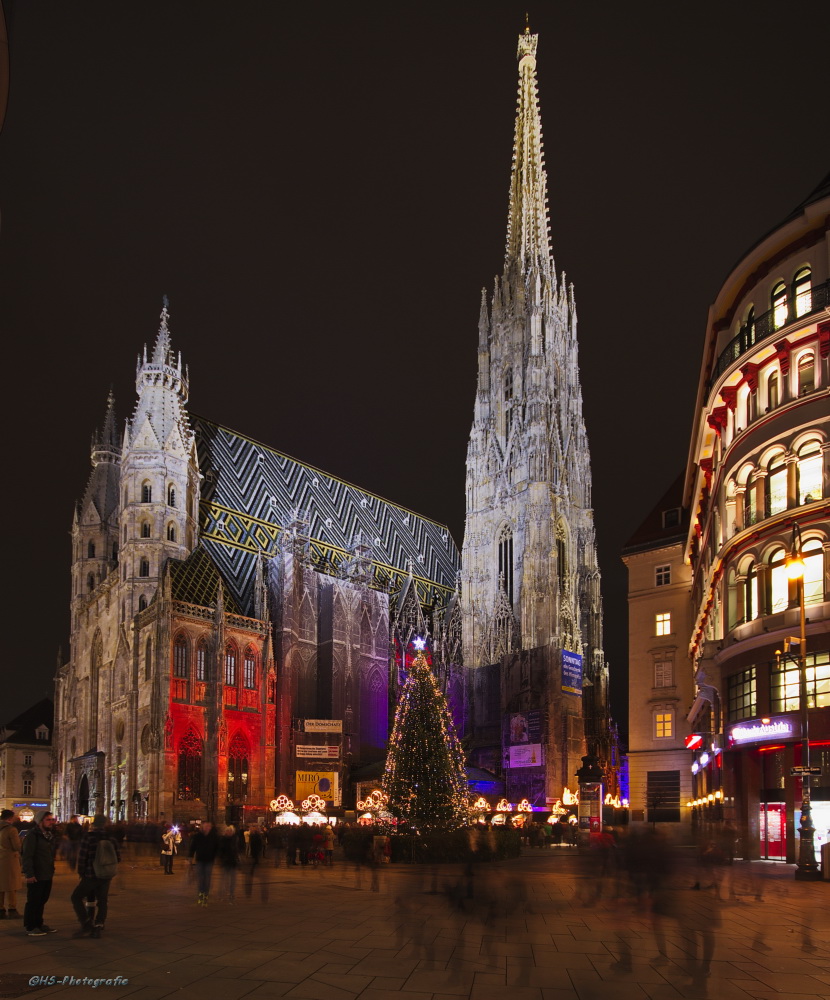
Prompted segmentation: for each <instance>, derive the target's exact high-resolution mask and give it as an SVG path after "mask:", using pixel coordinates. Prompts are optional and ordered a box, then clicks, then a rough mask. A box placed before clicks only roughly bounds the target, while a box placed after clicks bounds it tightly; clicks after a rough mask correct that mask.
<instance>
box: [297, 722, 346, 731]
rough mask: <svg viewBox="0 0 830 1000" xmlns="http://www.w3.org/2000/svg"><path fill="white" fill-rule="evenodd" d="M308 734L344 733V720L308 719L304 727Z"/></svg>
mask: <svg viewBox="0 0 830 1000" xmlns="http://www.w3.org/2000/svg"><path fill="white" fill-rule="evenodd" d="M303 728H304V729H305V731H306V732H307V733H342V732H343V720H342V719H306V720H305V725H304V727H303Z"/></svg>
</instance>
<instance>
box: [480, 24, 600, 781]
mask: <svg viewBox="0 0 830 1000" xmlns="http://www.w3.org/2000/svg"><path fill="white" fill-rule="evenodd" d="M537 43H538V36H537V35H532V34H531V33H530V31H529V29H528V30H526V31H525V32H524V33H523V34H522V35H520V36H519V46H518V60H519V92H518V107H517V114H516V126H515V139H514V146H513V163H512V170H511V178H510V195H509V208H508V221H507V241H506V249H505V259H504V269H503V272H502V274H501V276H500V277H497V278H496V280H495V285H494V288H493V291H492V294H489V295H488V294H487V292H486V290H485V291H484V292H483V293H482V301H481V311H480V316H479V343H478V386H477V392H476V400H475V413H474V418H473V426H472V431H471V433H470V442H469V446H468V451H467V479H466V501H467V513H466V525H465V534H464V547H463V553H462V565H463V574H462V582H463V586H462V597H463V606H464V617H463V623H464V624H463V634H464V642H463V645H464V663H465V666H467V667H479V666H482V665H485V664H494V663H496V662H503V663H505V664H507V663H508V662H509V661H510V660H511V657H513V658H515V654H518V653H521V652H522V651H537V653H536V655H535V662H536V664H537V668H536V669H537V673H539V672H540V673H541V675H543V676H540V678H539V679H538V682H537V681H533V680H532V679H528V678H529V672H528V670H527V669H524V670H523V675H524V678H523V680H521V681H517V684H518V685H519V689H517V690H516V691H515V692H513V694H511V693H510V682H509V679H508V681H507V682H505V681H504V680H503V682H502V692H503V694H502V700H503V704H502V710H503V712H504V713H508V714H509V713H511V712H516V711H518V710H520V709H521V710H527V709H528V708H534V707H536V708H538V709H539V710H540V711H542V712H543V714H544V716H545V717H546V718H548V719H549V720H550V728H549V730H548V731H546V732H545V733H544V734H543V735H542V737H541V741H542V744H545V743H547V744H548V751H547V753H546V759H547V760H548V761H549V762H550V763H549V766H548V767H547V784H548V786H551V784H552V783H553V784H555V783H556V782H557V781H559V780H560V779H561V780H562V783H563V784H567V783H568V782H567V777H568V775H566V774H565V771H566V770H569V769H570V768H571V763H572V761H571V760H570V758H571V757H572V756H573V751H575V750H577V749H579V748H578V746H577V744H581V745H582V746H584V742H583V741H582V736H583V734H582V724H581V721H577V720H581V719H582V718H583V717H584V718H586V719H587V718H588V717H589V716H590V717H596V714H597V712H598V711H599V712H600V714H604V712H605V708H604V706H605V700H606V698H605V690H606V671H605V665H604V657H603V652H602V609H601V597H600V587H599V569H598V565H597V557H596V541H595V533H594V521H593V511H592V508H591V466H590V457H589V451H588V438H587V434H586V431H585V423H584V419H583V415H582V390H581V386H580V381H579V368H578V363H577V339H576V325H577V322H576V306H575V302H574V292H573V286H572V285H569V284H568V283H567V281H566V279H565V275H564V273H558V272H557V270H556V267H555V264H554V260H553V254H552V250H551V242H550V226H549V219H548V202H547V174H546V170H545V162H544V156H543V146H542V124H541V117H540V113H539V101H538V87H537V78H536V50H537ZM563 653H565V654H573V655H572V657H571V659H570V664H569V670H570V673H569V676H568V678H566V679H565V682H563V679H562V674H561V671H562V656H563ZM580 657H581V659H582V671H583V673H582V677H581V678H579V679H578V680H575V679H574V678H575V675H574V673H573V670H574V665H575V664H576V665H578V663H579V658H580ZM531 659H533V657H531ZM566 659H567V657H566ZM522 685H524V687H525V688H527V689H528V690H526V691H525V692H524V693H522V691H521V690H520V689H521V687H522ZM534 685H535V686H536V687H537V688H538V690H537V691H536V693H535V694H534V693H533V692H532V691H531V690H530V689H532V688H533V687H534ZM583 688H585V689H593V690H590V691H586V694H587V695H588V696H587V697H586V698H585V699H583V690H582V689H583ZM568 689H570V690H568ZM577 692H578V693H577ZM565 694H567V697H565V696H564V695H565ZM532 702H535V703H536V704H535V706H534V705H533V704H531V703H532ZM554 702H556V706H557V707H556V709H555V710H554ZM563 716H568V717H570V718H571V721H570V722H568V721H567V719H565V721H564V724H560V723H562V721H563V720H562V717H563ZM555 717H559V721H558V722H555V721H553V720H554V718H555ZM591 728H594V724H593V723H592V724H591V725H590V726H589V729H591ZM589 736H590V732H589ZM589 742H591V741H590V739H589ZM563 743H567V744H569V749H568V750H567V751H565V748H564V747H563ZM554 747H556V749H554ZM560 751H561V752H565V756H564V757H562V756H561V753H560ZM583 752H584V750H583ZM556 754H560V757H559V764H558V765H555V766H554V763H553V760H554V757H555V756H556ZM504 759H505V760H507V759H508V754H507V750H505V756H504ZM552 771H557V772H561V773H559V774H558V776H557V777H556V779H555V780H554V778H553V777H552ZM571 784H572V782H571ZM561 787H562V786H561V784H560V786H559V790H558V792H557V794H561ZM549 794H550V788H549Z"/></svg>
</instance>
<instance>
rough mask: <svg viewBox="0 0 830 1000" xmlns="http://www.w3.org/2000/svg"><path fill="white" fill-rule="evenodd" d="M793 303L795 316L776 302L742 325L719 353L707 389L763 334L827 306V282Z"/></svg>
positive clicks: (829, 285) (829, 299) (829, 283)
mask: <svg viewBox="0 0 830 1000" xmlns="http://www.w3.org/2000/svg"><path fill="white" fill-rule="evenodd" d="M792 305H794V306H795V311H797V312H798V315H796V314H795V311H793V312H790V311H789V310H788V311H787V313H786V315H785V314H784V310H783V309H782V307H781V306H780V305H779V306H775V307H773V308H772V309H768V310H767V311H766V312H765V313H761V315H760V316H758V317H757V318H756V319H755V320H754V321H753V322H752V323H748V324H747V325H746V326H742V327H741V329H740V332H739V333H738V335H737V336H736V337H733V338H732V340H730V341H729V343H728V344H727V345H726V347H724V349H723V350H722V351H721V352H720V356H719V357H718V360H717V362H716V364H715V367H714V369H713V370H712V375H711V378H710V379H709V388H710V389H711V388H712V386H713V385H714V384H715V382H717V380H718V379H719V378H720V376H721V375H723V373H724V372H725V371H726V369H727V368H729V366H730V365H731V364H733V362H735V361H737V360H738V358H740V357H741V356H742V355H744V354H746V352H747V351H749V350H751V349H752V348H753V347H754V346H755V345H756V344H759V343H760V342H761V341H762V340H764V338H765V337H768V336H769V335H770V334H771V333H777V332H778V331H779V330H783V329H784V327H785V326H787V325H788V324H789V323H794V322H795V321H796V320H797V319H804V317H805V316H812V315H813V314H814V313H818V312H821V311H822V310H823V309H826V308H827V307H828V306H830V281H825V282H824V283H823V284H821V285H816V286H815V288H812V289H810V291H809V292H801V293H800V294H799V295H798V296H797V297H796V299H795V301H794V303H792Z"/></svg>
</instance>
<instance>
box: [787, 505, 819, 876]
mask: <svg viewBox="0 0 830 1000" xmlns="http://www.w3.org/2000/svg"><path fill="white" fill-rule="evenodd" d="M786 567H787V576H788V577H789V578H790V579H791V580H794V581H795V582H796V585H797V587H798V607H799V612H800V615H799V618H800V624H801V630H800V634H799V645H798V679H799V698H798V701H799V704H800V706H801V766H802V769H803V770H802V771H801V822H800V824H799V829H798V836H799V847H798V865H797V866H796V869H795V877H796V878H797V879H798V880H799V881H802V882H815V881H817V880H818V879H819V878H821V873H820V872H819V868H818V865H817V864H816V852H815V847H814V845H813V836H814V834H815V832H816V831H815V827H814V826H813V815H812V809H811V807H810V784H811V782H812V778H811V777H810V717H809V714H808V712H807V620H806V617H805V610H804V556H803V554H802V551H801V529H800V528H799V526H798V525H797V524H795V525H793V537H792V544H791V546H790V552H789V555H788V556H787V559H786Z"/></svg>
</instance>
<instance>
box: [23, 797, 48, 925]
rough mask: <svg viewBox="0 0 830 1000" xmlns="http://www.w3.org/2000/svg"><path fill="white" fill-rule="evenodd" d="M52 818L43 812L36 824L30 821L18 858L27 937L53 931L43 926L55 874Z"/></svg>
mask: <svg viewBox="0 0 830 1000" xmlns="http://www.w3.org/2000/svg"><path fill="white" fill-rule="evenodd" d="M54 829H55V817H54V816H53V815H52V813H50V812H45V813H43V815H42V816H41V817H40V822H39V823H33V824H32V826H31V827H30V828H29V829H28V830H27V831H26V838H25V839H24V841H23V849H22V851H21V859H22V865H23V877H24V879H25V880H26V908H25V910H24V911H23V926H24V927H25V928H26V931H27V932H28V934H29V937H43V935H44V934H54V933H55V932H56V931H57V928H55V927H47V925H46V924H44V922H43V911H44V909H45V907H46V904H47V902H48V901H49V896H50V894H51V892H52V879H53V878H54V875H55V847H56V846H57V840H56V838H55V835H54Z"/></svg>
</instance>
